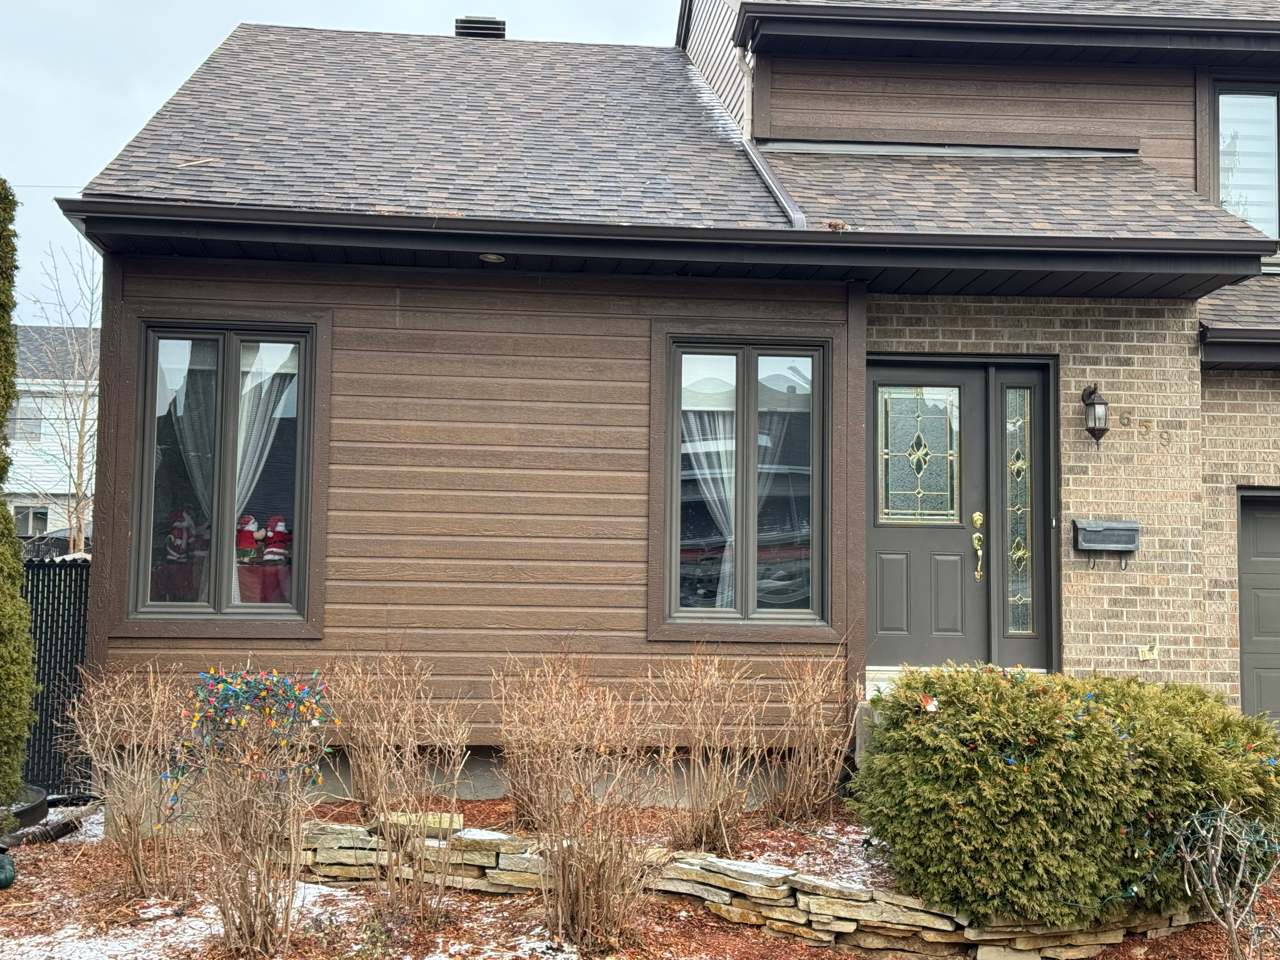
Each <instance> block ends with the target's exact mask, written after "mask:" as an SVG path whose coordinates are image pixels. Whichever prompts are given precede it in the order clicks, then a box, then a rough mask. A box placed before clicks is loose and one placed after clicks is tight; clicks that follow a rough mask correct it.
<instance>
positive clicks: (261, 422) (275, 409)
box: [135, 329, 310, 619]
mask: <svg viewBox="0 0 1280 960" xmlns="http://www.w3.org/2000/svg"><path fill="white" fill-rule="evenodd" d="M308 358H309V340H308V337H307V336H306V335H305V334H297V335H292V336H291V335H281V334H278V333H272V334H270V335H265V334H261V333H255V332H246V331H242V330H237V329H225V330H216V329H215V330H209V329H202V330H198V331H187V330H177V329H172V330H170V329H163V330H162V329H152V330H151V331H150V338H149V342H148V374H147V377H148V379H147V385H146V389H147V396H146V401H145V402H146V426H147V430H148V435H147V439H146V446H145V456H144V460H145V462H144V464H143V477H144V489H143V496H144V498H145V503H144V504H143V505H141V509H140V511H139V513H140V516H141V517H142V524H143V528H142V530H141V531H140V536H139V537H138V541H137V542H138V543H139V545H140V547H141V549H140V554H141V555H140V557H138V589H137V602H136V604H135V606H136V608H137V610H138V611H139V612H141V613H144V614H146V613H163V614H165V615H179V616H181V615H183V614H188V615H191V614H194V615H197V616H202V615H203V616H207V615H209V614H226V615H232V616H242V617H243V616H258V617H260V616H263V615H266V616H269V617H271V616H274V617H286V618H289V619H296V618H297V616H298V614H299V613H300V612H301V611H302V610H303V602H302V601H303V593H304V587H305V584H304V583H303V582H302V576H303V572H304V570H305V567H306V565H305V563H304V562H303V555H304V553H305V547H306V535H307V530H306V523H305V518H306V516H307V513H306V504H305V503H304V502H303V501H304V491H305V489H306V487H305V484H304V483H303V482H302V481H303V473H302V469H303V466H304V465H305V464H307V463H308V462H309V460H308V457H307V455H306V451H307V446H308V423H309V420H308V409H307V405H308V397H309V396H310V394H309V389H310V388H309V384H308V383H307V375H306V371H307V370H308V363H309V359H308Z"/></svg>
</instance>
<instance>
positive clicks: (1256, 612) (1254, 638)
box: [1239, 498, 1280, 719]
mask: <svg viewBox="0 0 1280 960" xmlns="http://www.w3.org/2000/svg"><path fill="white" fill-rule="evenodd" d="M1239 529H1240V536H1239V548H1240V687H1241V698H1242V700H1243V703H1242V707H1243V708H1244V712H1245V713H1262V712H1263V711H1269V712H1270V713H1271V715H1272V716H1273V717H1275V718H1277V719H1280V499H1274V500H1272V499H1267V500H1263V499H1255V498H1246V499H1244V500H1242V501H1241V507H1240V528H1239Z"/></svg>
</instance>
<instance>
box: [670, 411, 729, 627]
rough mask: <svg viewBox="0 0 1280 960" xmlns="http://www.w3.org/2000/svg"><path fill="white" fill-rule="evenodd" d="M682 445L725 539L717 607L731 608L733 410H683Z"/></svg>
mask: <svg viewBox="0 0 1280 960" xmlns="http://www.w3.org/2000/svg"><path fill="white" fill-rule="evenodd" d="M680 416H681V426H682V432H683V434H684V435H683V437H682V438H681V439H682V444H681V445H682V447H683V451H684V453H685V454H687V455H688V457H689V462H690V464H691V465H692V467H693V472H694V476H695V477H696V478H697V481H698V492H699V493H700V494H701V495H702V499H703V502H705V503H706V505H707V512H708V513H709V514H711V519H712V520H714V521H715V524H716V528H717V529H718V530H719V531H720V535H721V536H723V537H724V539H725V545H724V554H723V556H722V557H721V560H720V584H719V587H718V588H717V590H716V608H717V609H732V608H733V605H734V602H735V597H734V588H733V572H734V565H733V541H734V535H733V534H734V529H733V528H734V516H735V509H736V502H737V498H736V492H735V490H734V469H735V462H734V448H735V446H736V442H735V441H736V429H735V424H734V412H733V411H732V410H684V411H682V412H681V415H680Z"/></svg>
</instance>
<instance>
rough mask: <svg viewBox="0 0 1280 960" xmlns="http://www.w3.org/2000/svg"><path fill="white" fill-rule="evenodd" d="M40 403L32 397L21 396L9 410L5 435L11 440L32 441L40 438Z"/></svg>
mask: <svg viewBox="0 0 1280 960" xmlns="http://www.w3.org/2000/svg"><path fill="white" fill-rule="evenodd" d="M40 420H41V415H40V404H39V402H37V401H36V400H34V399H32V398H30V397H20V398H19V399H18V402H17V403H16V404H15V405H14V408H13V409H12V410H11V411H9V424H8V427H7V428H6V430H5V436H7V437H8V438H9V439H10V440H21V441H24V442H27V443H32V442H35V441H37V440H39V439H40Z"/></svg>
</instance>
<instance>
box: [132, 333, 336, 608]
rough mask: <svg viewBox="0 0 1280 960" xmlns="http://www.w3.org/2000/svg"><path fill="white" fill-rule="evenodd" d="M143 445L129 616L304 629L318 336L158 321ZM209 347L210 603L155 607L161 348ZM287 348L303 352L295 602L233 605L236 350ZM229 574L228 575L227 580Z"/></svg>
mask: <svg viewBox="0 0 1280 960" xmlns="http://www.w3.org/2000/svg"><path fill="white" fill-rule="evenodd" d="M143 331H144V340H143V344H142V348H143V352H144V360H143V368H142V369H143V376H142V379H141V381H140V382H141V383H142V385H143V389H142V391H141V392H140V394H139V397H138V400H139V404H140V406H141V407H142V425H143V428H142V433H140V434H139V436H140V438H141V440H142V442H141V443H140V444H139V446H138V457H139V459H140V462H139V463H138V470H137V474H136V475H137V476H138V478H139V480H140V481H141V482H140V483H138V484H137V485H135V487H134V498H135V499H134V511H133V514H134V517H135V518H136V520H135V523H136V525H137V529H136V530H135V534H134V537H133V543H134V557H133V569H132V574H133V577H132V580H131V584H130V595H131V596H132V597H133V606H132V611H131V614H132V616H133V617H134V618H137V619H153V618H159V619H165V620H209V619H219V620H220V619H224V618H234V619H240V620H273V621H285V622H287V621H303V620H305V619H306V610H307V586H308V583H307V581H308V577H307V557H308V556H309V555H310V551H311V536H310V533H311V531H310V523H309V509H308V507H309V500H310V486H311V485H310V462H311V457H310V452H311V411H312V409H313V407H314V406H315V390H314V381H315V375H314V373H313V368H314V358H313V354H314V352H315V351H314V347H313V346H312V331H310V330H309V329H307V328H306V327H296V326H293V325H288V324H280V325H276V324H272V325H270V326H268V325H263V324H240V323H230V322H218V323H212V322H204V323H197V324H188V323H174V322H167V321H165V322H159V321H152V322H148V323H144V324H143ZM187 339H189V340H206V341H213V342H216V343H217V344H218V378H217V379H218V384H217V393H216V404H217V410H216V411H215V417H216V419H215V421H214V423H215V426H214V454H213V463H214V481H213V517H212V518H211V519H212V532H211V536H210V550H209V560H208V569H209V571H210V578H209V587H210V589H209V595H210V596H209V599H208V600H207V601H205V602H198V601H192V602H189V603H182V602H164V601H155V600H151V599H150V596H149V593H150V587H151V538H152V533H153V531H152V529H151V523H150V522H149V520H150V518H152V517H153V516H154V499H153V498H154V496H155V479H154V478H155V470H156V436H155V431H156V422H157V417H158V416H159V412H158V411H157V410H156V409H155V396H156V391H155V383H156V378H157V376H158V375H159V372H160V365H159V345H160V341H162V340H187ZM255 341H256V342H262V343H288V344H295V345H297V347H298V387H297V401H296V403H297V413H298V416H297V423H298V434H297V453H296V462H295V465H294V529H293V531H292V532H293V541H292V545H291V547H292V554H293V556H292V562H291V564H290V566H291V567H292V591H291V592H292V601H291V602H290V603H288V604H274V603H272V604H241V605H238V606H237V605H233V604H232V600H231V596H232V583H231V577H232V576H234V575H235V570H236V563H235V526H234V524H235V513H236V510H235V503H234V490H235V466H234V464H235V454H234V450H235V442H236V441H235V431H234V428H233V424H235V422H236V420H237V417H238V409H237V403H238V400H239V393H238V390H237V389H236V387H235V378H236V375H237V374H238V373H239V371H240V364H239V355H238V350H237V348H238V346H239V345H240V344H242V343H245V342H255ZM229 572H230V573H229Z"/></svg>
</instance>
